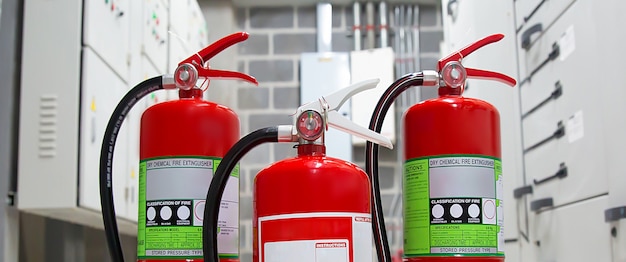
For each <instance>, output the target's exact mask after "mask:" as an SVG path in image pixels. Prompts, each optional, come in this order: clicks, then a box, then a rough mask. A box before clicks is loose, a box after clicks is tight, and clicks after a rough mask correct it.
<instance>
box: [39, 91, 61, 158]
mask: <svg viewBox="0 0 626 262" xmlns="http://www.w3.org/2000/svg"><path fill="white" fill-rule="evenodd" d="M58 106H59V104H58V96H57V95H50V94H48V95H42V96H41V97H40V98H39V157H41V158H50V157H54V156H56V153H57V116H58V112H57V111H58Z"/></svg>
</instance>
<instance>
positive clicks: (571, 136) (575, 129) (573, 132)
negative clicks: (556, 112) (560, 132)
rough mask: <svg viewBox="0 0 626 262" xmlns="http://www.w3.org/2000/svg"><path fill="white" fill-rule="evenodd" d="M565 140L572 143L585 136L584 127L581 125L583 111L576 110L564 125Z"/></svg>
mask: <svg viewBox="0 0 626 262" xmlns="http://www.w3.org/2000/svg"><path fill="white" fill-rule="evenodd" d="M566 129H567V130H566V133H567V134H568V135H567V140H568V141H569V142H570V143H574V142H575V141H576V140H578V139H581V138H583V136H585V128H584V125H583V111H578V112H576V113H575V114H574V115H572V116H570V117H569V119H568V120H567V126H566Z"/></svg>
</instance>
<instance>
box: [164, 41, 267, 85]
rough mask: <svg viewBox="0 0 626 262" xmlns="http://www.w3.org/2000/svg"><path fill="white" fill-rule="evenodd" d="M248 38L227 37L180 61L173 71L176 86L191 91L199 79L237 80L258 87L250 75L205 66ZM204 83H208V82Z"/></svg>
mask: <svg viewBox="0 0 626 262" xmlns="http://www.w3.org/2000/svg"><path fill="white" fill-rule="evenodd" d="M248 36H249V35H248V33H246V32H238V33H234V34H231V35H228V36H226V37H224V38H222V39H220V40H217V41H216V42H214V43H213V44H211V45H209V46H207V47H205V48H204V49H202V50H200V51H198V52H197V53H195V54H193V55H192V56H190V57H188V58H187V59H185V60H183V61H181V62H180V63H179V64H178V67H177V68H176V70H175V71H174V81H175V83H176V86H177V87H178V88H180V89H191V88H193V87H195V85H196V82H197V81H198V80H199V79H200V78H204V79H207V80H209V79H239V80H244V81H247V82H250V83H253V84H255V85H258V84H259V83H258V82H257V80H256V79H255V78H254V77H252V76H250V75H247V74H244V73H240V72H233V71H224V70H216V69H210V68H209V66H208V65H206V66H205V64H207V63H208V61H209V60H210V59H211V58H213V57H214V56H215V55H217V54H219V53H220V52H222V51H224V49H226V48H228V47H230V46H232V45H234V44H237V43H239V42H242V41H245V40H246V39H248ZM205 82H206V83H208V81H205Z"/></svg>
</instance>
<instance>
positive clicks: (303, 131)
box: [298, 110, 324, 141]
mask: <svg viewBox="0 0 626 262" xmlns="http://www.w3.org/2000/svg"><path fill="white" fill-rule="evenodd" d="M323 131H324V120H323V119H322V115H321V114H320V113H319V112H317V111H314V110H307V111H304V112H302V114H300V116H299V117H298V134H299V135H300V137H302V138H303V139H305V140H308V141H314V140H316V139H318V138H319V137H320V136H321V135H322V132H323Z"/></svg>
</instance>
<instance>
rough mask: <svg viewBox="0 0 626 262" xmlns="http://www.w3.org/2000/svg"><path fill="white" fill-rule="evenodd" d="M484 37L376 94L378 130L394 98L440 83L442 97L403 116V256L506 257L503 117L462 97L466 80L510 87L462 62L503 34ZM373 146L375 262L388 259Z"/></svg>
mask: <svg viewBox="0 0 626 262" xmlns="http://www.w3.org/2000/svg"><path fill="white" fill-rule="evenodd" d="M503 37H504V36H503V35H501V34H496V35H491V36H488V37H485V38H483V39H481V40H479V41H477V42H475V43H473V44H471V45H469V46H467V47H465V48H463V49H462V50H460V51H458V52H454V53H452V54H451V55H449V56H448V57H446V58H443V59H441V60H439V63H438V66H437V71H429V70H427V71H423V72H418V73H413V74H409V75H406V76H404V77H402V78H400V79H398V80H397V81H395V82H394V83H393V84H392V85H391V86H390V87H389V88H388V89H387V90H386V91H385V93H384V94H383V96H382V97H381V99H380V100H379V102H378V104H377V106H376V109H375V110H374V114H373V115H372V119H371V122H370V129H371V130H374V131H380V128H381V127H382V123H383V120H384V119H383V118H384V116H385V114H386V111H387V110H388V109H389V107H390V105H391V103H392V102H393V101H394V100H395V98H396V97H397V96H398V95H399V94H400V93H402V92H403V91H404V90H406V89H408V88H409V87H412V86H434V87H438V88H439V90H438V93H439V97H438V98H434V99H430V100H426V101H423V102H421V103H418V104H416V105H413V106H412V107H411V108H409V109H408V110H407V111H406V112H405V113H404V115H403V126H404V127H403V138H404V159H403V160H404V170H403V177H404V180H403V209H404V212H403V215H404V217H403V223H404V246H403V252H404V261H411V262H413V261H431V262H432V261H462V262H476V261H504V223H503V204H504V203H503V201H502V196H503V192H502V191H503V188H502V186H503V184H502V179H503V174H502V163H501V153H500V152H501V148H500V116H499V113H498V111H497V109H496V108H495V107H494V106H492V105H491V104H489V103H487V102H485V101H482V100H479V99H475V98H468V97H463V96H462V95H463V90H464V86H465V82H466V78H483V79H489V80H497V81H501V82H503V83H505V84H507V85H510V86H515V84H516V81H515V80H514V79H513V78H511V77H508V76H506V75H503V74H500V73H496V72H490V71H484V70H479V69H472V68H465V67H464V66H463V64H462V63H461V62H462V59H463V58H464V57H467V56H468V55H469V54H471V53H472V52H474V51H476V50H477V49H479V48H481V47H483V46H485V45H487V44H490V43H493V42H497V41H499V40H500V39H502V38H503ZM377 160H378V148H377V146H376V145H373V144H371V143H367V145H366V170H367V172H368V174H370V175H371V176H372V182H373V188H374V189H375V190H374V196H375V201H373V204H374V206H375V208H374V211H375V212H374V213H373V218H374V220H375V221H376V225H375V227H374V229H375V232H374V235H375V239H376V244H377V249H378V254H379V260H380V261H391V259H390V255H389V254H390V251H389V247H388V245H387V242H386V236H385V228H384V216H383V214H382V211H381V209H380V208H379V207H380V192H379V191H378V190H377V189H378V174H377V173H378V167H377Z"/></svg>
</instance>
